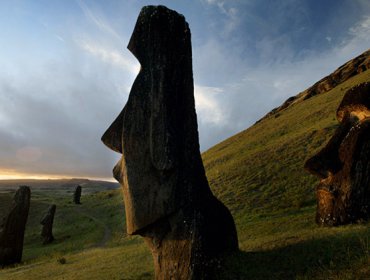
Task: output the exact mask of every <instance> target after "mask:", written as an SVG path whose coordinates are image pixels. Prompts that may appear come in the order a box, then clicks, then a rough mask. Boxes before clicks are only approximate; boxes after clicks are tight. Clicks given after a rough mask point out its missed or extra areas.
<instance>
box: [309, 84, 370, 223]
mask: <svg viewBox="0 0 370 280" xmlns="http://www.w3.org/2000/svg"><path fill="white" fill-rule="evenodd" d="M337 120H338V121H339V123H340V125H339V127H338V128H337V130H336V131H335V132H334V135H333V137H332V138H331V139H330V140H329V142H328V143H327V145H326V146H325V147H324V148H323V149H322V150H321V151H320V152H318V153H317V154H316V155H314V156H313V157H312V158H310V159H309V160H307V162H306V163H305V168H306V169H307V170H308V171H309V172H311V173H312V174H314V175H316V176H318V177H319V178H320V179H321V180H320V183H319V185H318V186H317V188H316V198H317V211H316V222H317V223H318V224H319V225H325V226H338V225H344V224H348V223H354V222H358V221H361V220H368V219H369V218H370V83H363V84H360V85H358V86H355V87H353V88H351V89H350V90H348V91H347V92H346V94H345V95H344V97H343V100H342V102H341V104H340V105H339V107H338V109H337Z"/></svg>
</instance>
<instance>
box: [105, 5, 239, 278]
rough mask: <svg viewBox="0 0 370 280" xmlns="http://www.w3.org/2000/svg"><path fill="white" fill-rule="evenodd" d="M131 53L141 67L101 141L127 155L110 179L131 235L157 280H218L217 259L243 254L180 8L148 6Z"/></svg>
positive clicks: (140, 20)
mask: <svg viewBox="0 0 370 280" xmlns="http://www.w3.org/2000/svg"><path fill="white" fill-rule="evenodd" d="M128 49H129V50H130V51H131V52H132V53H133V54H134V55H135V56H136V57H137V59H138V60H139V62H140V64H141V70H140V73H139V74H138V76H137V78H136V80H135V82H134V84H133V86H132V89H131V92H130V96H129V98H128V101H127V104H126V105H125V107H124V108H123V110H122V112H121V113H120V114H119V116H118V117H117V119H116V120H115V121H114V122H113V123H112V124H111V126H110V127H109V128H108V130H107V131H106V132H105V134H104V135H103V137H102V141H103V142H104V143H105V144H106V145H107V146H108V147H109V148H111V149H112V150H114V151H117V152H119V153H122V154H123V156H122V158H121V160H120V161H119V163H118V164H117V165H116V166H115V167H114V170H113V174H114V177H115V178H116V179H117V180H118V181H119V182H120V183H121V185H122V187H123V192H124V200H125V209H126V222H127V232H128V233H129V234H138V235H141V236H143V237H144V239H145V241H146V243H147V245H148V246H149V247H150V249H151V251H152V255H153V259H154V264H155V273H156V279H213V278H214V275H215V273H216V270H217V267H218V266H219V265H220V263H219V262H218V261H219V257H221V256H223V255H225V254H226V253H229V252H233V251H236V250H238V240H237V235H236V229H235V224H234V220H233V218H232V216H231V214H230V212H229V210H228V209H227V208H226V207H225V206H224V205H223V204H222V203H221V202H220V201H218V200H217V199H216V198H215V197H214V196H213V195H212V192H211V190H210V188H209V186H208V182H207V178H206V176H205V171H204V167H203V163H202V159H201V156H200V152H199V142H198V128H197V119H196V113H195V105H194V89H193V73H192V53H191V41H190V29H189V27H188V24H187V22H186V21H185V18H184V17H183V16H182V15H179V14H178V13H176V12H175V11H172V10H169V9H167V8H166V7H163V6H146V7H144V8H143V9H142V10H141V12H140V15H139V18H138V20H137V23H136V26H135V29H134V32H133V34H132V37H131V40H130V42H129V45H128ZM212 275H213V276H212Z"/></svg>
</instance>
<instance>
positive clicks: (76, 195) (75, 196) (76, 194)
mask: <svg viewBox="0 0 370 280" xmlns="http://www.w3.org/2000/svg"><path fill="white" fill-rule="evenodd" d="M81 191H82V188H81V186H80V185H78V186H77V187H76V189H75V192H74V193H73V202H74V203H75V204H81Z"/></svg>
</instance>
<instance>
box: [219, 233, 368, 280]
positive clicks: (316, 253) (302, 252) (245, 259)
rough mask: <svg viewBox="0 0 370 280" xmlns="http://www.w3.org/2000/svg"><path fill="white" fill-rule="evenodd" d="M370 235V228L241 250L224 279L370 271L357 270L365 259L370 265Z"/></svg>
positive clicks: (230, 263) (314, 275) (304, 276)
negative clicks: (252, 249)
mask: <svg viewBox="0 0 370 280" xmlns="http://www.w3.org/2000/svg"><path fill="white" fill-rule="evenodd" d="M369 238H370V228H369V227H368V228H367V229H364V230H362V231H360V232H357V233H356V234H353V233H352V234H350V233H347V234H344V233H343V234H340V235H332V236H329V237H324V238H317V239H316V238H315V239H311V240H306V241H302V242H299V243H296V244H292V245H288V246H286V247H279V248H276V249H271V250H266V251H259V252H244V251H240V252H238V253H236V254H235V255H233V256H232V257H230V258H228V259H227V260H226V261H225V266H226V267H225V268H226V270H225V273H223V274H221V275H220V279H235V280H238V279H243V280H244V279H285V280H289V279H297V277H300V278H306V277H307V279H313V278H312V277H314V278H316V277H320V276H321V277H323V278H326V277H325V275H326V276H328V275H332V276H333V275H336V276H337V277H338V278H337V279H340V277H341V276H340V273H341V271H347V270H352V271H350V272H349V273H350V274H351V273H360V274H361V273H365V274H366V273H370V272H369V270H368V269H365V270H366V271H365V272H364V271H356V266H355V264H358V263H361V262H363V263H364V264H363V266H364V267H365V268H366V267H367V265H368V263H369V249H370V248H369V246H370V244H369V241H370V240H369ZM366 263H367V264H366ZM360 266H361V265H360ZM338 274H339V275H338ZM359 276H361V275H359ZM321 277H320V278H321ZM334 278H336V277H334ZM360 278H361V277H360ZM355 279H358V278H356V277H355ZM361 279H362V278H361Z"/></svg>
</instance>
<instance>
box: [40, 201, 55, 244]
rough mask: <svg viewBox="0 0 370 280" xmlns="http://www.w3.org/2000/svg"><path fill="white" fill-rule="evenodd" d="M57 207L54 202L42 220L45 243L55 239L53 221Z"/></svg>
mask: <svg viewBox="0 0 370 280" xmlns="http://www.w3.org/2000/svg"><path fill="white" fill-rule="evenodd" d="M56 207H57V206H56V205H55V204H52V205H51V206H50V207H49V209H48V212H47V213H46V214H45V216H44V217H43V218H42V220H41V222H40V224H41V225H42V230H41V237H42V243H43V244H49V243H51V242H52V241H54V236H53V223H54V215H55V210H56Z"/></svg>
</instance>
